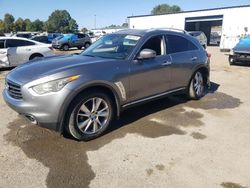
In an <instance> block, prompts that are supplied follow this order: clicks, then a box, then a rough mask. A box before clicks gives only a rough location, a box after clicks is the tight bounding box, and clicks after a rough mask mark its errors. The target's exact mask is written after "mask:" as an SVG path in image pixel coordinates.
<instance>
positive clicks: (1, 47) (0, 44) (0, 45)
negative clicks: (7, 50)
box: [0, 40, 5, 49]
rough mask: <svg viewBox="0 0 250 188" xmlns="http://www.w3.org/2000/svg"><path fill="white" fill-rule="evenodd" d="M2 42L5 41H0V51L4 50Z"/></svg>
mask: <svg viewBox="0 0 250 188" xmlns="http://www.w3.org/2000/svg"><path fill="white" fill-rule="evenodd" d="M4 42H5V40H0V49H3V48H4Z"/></svg>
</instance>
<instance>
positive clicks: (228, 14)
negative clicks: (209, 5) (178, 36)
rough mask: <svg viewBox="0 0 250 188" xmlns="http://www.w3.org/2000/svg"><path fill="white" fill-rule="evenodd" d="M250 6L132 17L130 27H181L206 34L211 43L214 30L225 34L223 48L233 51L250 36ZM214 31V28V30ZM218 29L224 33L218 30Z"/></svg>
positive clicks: (222, 37)
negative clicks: (235, 46)
mask: <svg viewBox="0 0 250 188" xmlns="http://www.w3.org/2000/svg"><path fill="white" fill-rule="evenodd" d="M249 18H250V5H242V6H234V7H223V8H214V9H204V10H194V11H183V12H180V13H174V14H161V15H140V16H131V17H128V23H129V28H131V29H132V28H134V29H149V28H164V27H168V28H178V29H183V30H187V31H203V32H204V33H205V34H206V36H207V38H208V41H210V35H211V31H213V30H216V31H217V32H218V33H220V34H221V40H220V48H221V49H231V48H232V47H234V45H235V44H236V43H237V42H238V40H239V38H240V37H241V36H243V35H245V34H249V33H250V22H249ZM213 28H214V29H213ZM218 28H220V29H221V31H218Z"/></svg>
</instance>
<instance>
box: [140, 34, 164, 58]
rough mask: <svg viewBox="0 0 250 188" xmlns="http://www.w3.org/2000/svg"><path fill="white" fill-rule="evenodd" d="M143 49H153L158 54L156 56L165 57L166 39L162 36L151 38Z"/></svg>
mask: <svg viewBox="0 0 250 188" xmlns="http://www.w3.org/2000/svg"><path fill="white" fill-rule="evenodd" d="M143 49H151V50H154V51H155V52H156V55H164V53H165V49H164V39H163V36H162V35H159V36H155V37H152V38H150V39H149V40H148V41H147V42H146V43H145V44H144V45H143V46H142V48H141V50H143Z"/></svg>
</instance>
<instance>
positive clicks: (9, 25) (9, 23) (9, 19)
mask: <svg viewBox="0 0 250 188" xmlns="http://www.w3.org/2000/svg"><path fill="white" fill-rule="evenodd" d="M14 21H15V18H14V16H12V15H11V14H8V13H7V14H5V15H4V25H5V27H4V30H5V32H6V33H10V32H11V31H13V29H14Z"/></svg>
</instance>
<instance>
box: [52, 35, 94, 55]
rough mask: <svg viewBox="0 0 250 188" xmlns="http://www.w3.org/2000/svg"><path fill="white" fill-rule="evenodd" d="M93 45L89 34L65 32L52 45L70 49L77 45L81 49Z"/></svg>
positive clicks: (56, 47) (57, 47)
mask: <svg viewBox="0 0 250 188" xmlns="http://www.w3.org/2000/svg"><path fill="white" fill-rule="evenodd" d="M90 45H91V39H90V37H89V36H88V35H87V34H82V33H76V34H64V35H62V36H59V37H57V38H55V39H54V40H53V41H52V47H53V48H55V49H61V50H65V51H67V50H69V48H73V47H77V48H78V49H79V50H80V49H82V47H84V48H88V47H89V46H90Z"/></svg>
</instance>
